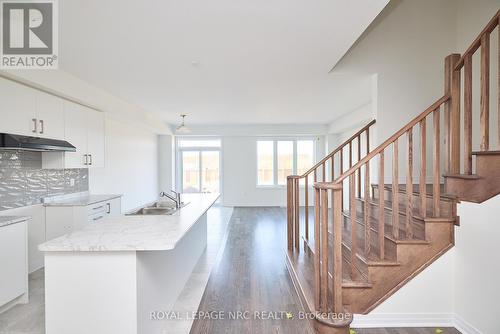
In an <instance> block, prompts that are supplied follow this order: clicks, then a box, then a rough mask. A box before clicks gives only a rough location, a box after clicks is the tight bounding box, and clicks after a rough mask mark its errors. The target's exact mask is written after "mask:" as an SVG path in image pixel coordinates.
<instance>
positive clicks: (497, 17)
mask: <svg viewBox="0 0 500 334" xmlns="http://www.w3.org/2000/svg"><path fill="white" fill-rule="evenodd" d="M499 20H500V10H498V11H497V13H496V14H495V16H493V18H492V19H491V20H490V22H488V24H487V25H486V27H484V29H483V31H481V33H480V34H479V35H478V36H477V38H476V39H475V40H474V42H472V44H471V45H470V46H469V48H468V49H467V50H466V51H465V52H464V54H463V55H462V57H460V59H459V60H458V63H457V64H456V65H455V68H454V70H455V71H458V70H460V69H461V68H462V67H463V66H464V64H465V58H467V57H469V56H471V55H472V54H474V53H475V52H476V51H477V50H478V49H479V48H480V47H481V38H482V37H483V36H484V35H486V34H489V33H491V32H492V31H493V30H494V29H495V28H496V26H497V25H498V24H499Z"/></svg>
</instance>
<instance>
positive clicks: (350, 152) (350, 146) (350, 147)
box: [349, 140, 352, 168]
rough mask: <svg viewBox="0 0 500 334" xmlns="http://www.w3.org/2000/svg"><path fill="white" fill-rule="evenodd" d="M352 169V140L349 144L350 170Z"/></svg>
mask: <svg viewBox="0 0 500 334" xmlns="http://www.w3.org/2000/svg"><path fill="white" fill-rule="evenodd" d="M351 167H352V140H351V141H350V142H349V168H351Z"/></svg>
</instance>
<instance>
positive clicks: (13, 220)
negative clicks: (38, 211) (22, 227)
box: [0, 216, 31, 227]
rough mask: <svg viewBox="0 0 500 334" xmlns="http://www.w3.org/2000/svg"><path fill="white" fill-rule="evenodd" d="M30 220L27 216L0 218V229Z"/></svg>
mask: <svg viewBox="0 0 500 334" xmlns="http://www.w3.org/2000/svg"><path fill="white" fill-rule="evenodd" d="M30 219H31V217H28V216H0V227H3V226H7V225H12V224H17V223H21V222H24V221H26V220H30Z"/></svg>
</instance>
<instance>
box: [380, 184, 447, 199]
mask: <svg viewBox="0 0 500 334" xmlns="http://www.w3.org/2000/svg"><path fill="white" fill-rule="evenodd" d="M432 186H433V185H432V184H430V183H427V184H426V196H427V198H429V197H432V194H433V191H432ZM372 188H376V189H378V184H375V183H372ZM384 188H385V189H386V190H390V191H392V184H384ZM440 188H441V200H455V199H456V197H455V196H453V195H449V194H446V193H445V192H444V190H445V189H444V184H443V183H441V184H440ZM398 191H399V192H400V193H405V194H406V184H399V185H398ZM412 193H413V195H420V187H419V185H418V184H414V185H413V191H412Z"/></svg>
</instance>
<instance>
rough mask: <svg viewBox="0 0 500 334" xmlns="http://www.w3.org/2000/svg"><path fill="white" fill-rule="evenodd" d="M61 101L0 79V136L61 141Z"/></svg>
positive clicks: (62, 112)
mask: <svg viewBox="0 0 500 334" xmlns="http://www.w3.org/2000/svg"><path fill="white" fill-rule="evenodd" d="M62 103H63V100H62V99H61V98H59V97H56V96H54V95H50V94H48V93H44V92H42V91H39V90H36V89H34V88H31V87H28V86H25V85H22V84H19V83H17V82H14V81H11V80H8V79H5V78H0V110H1V112H2V116H3V118H2V119H3V120H4V121H2V123H1V124H0V132H5V133H11V134H17V135H24V136H32V137H44V138H52V139H64V111H63V108H62Z"/></svg>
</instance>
